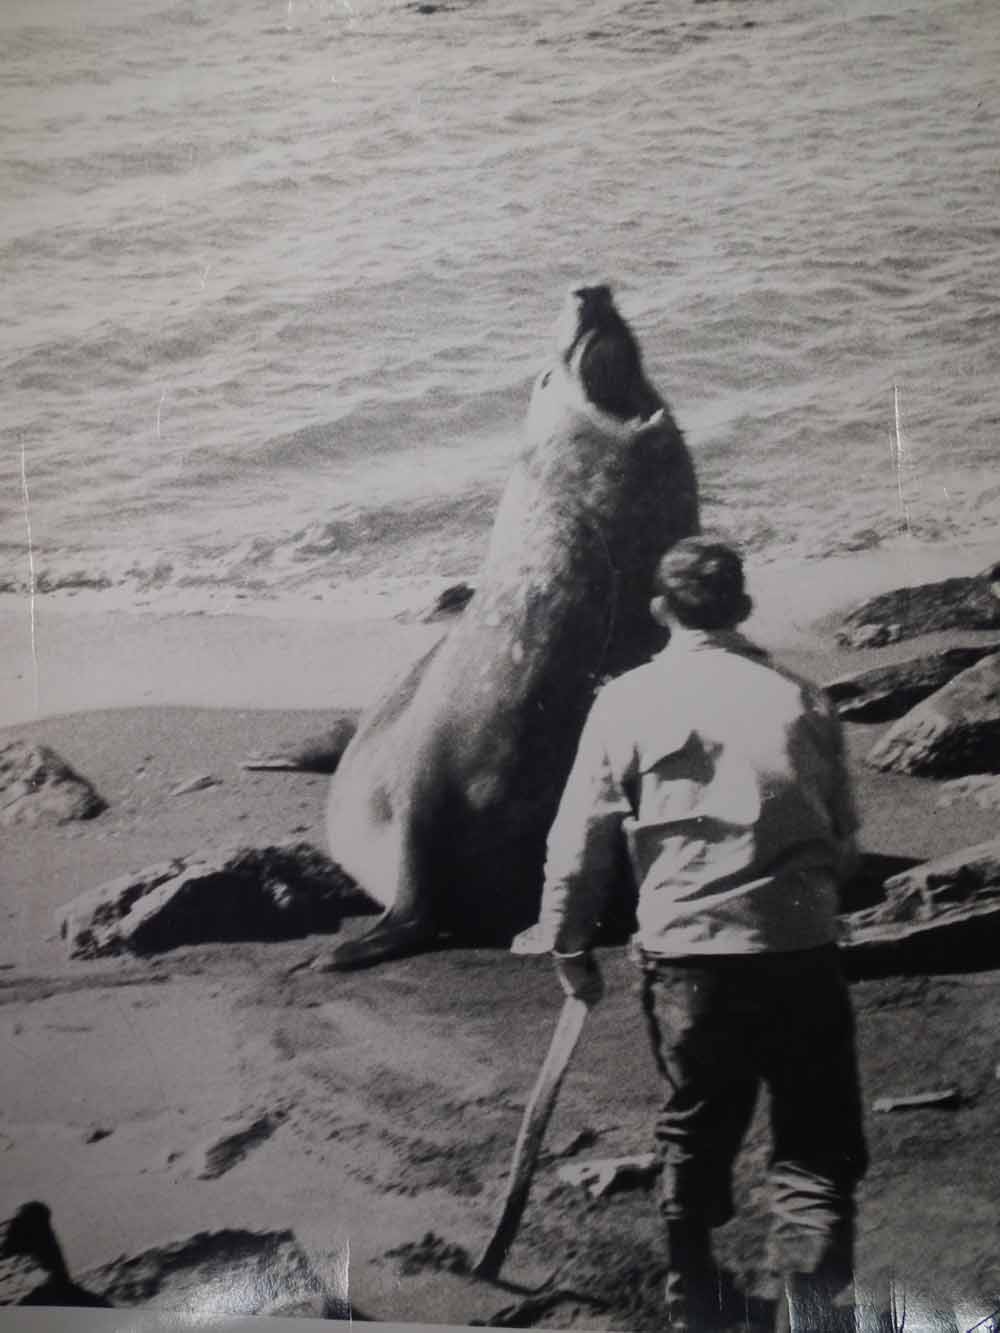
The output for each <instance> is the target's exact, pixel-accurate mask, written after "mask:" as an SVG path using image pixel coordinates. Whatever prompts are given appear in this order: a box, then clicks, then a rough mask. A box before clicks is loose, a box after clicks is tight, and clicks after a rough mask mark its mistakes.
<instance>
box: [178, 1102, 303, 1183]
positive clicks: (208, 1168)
mask: <svg viewBox="0 0 1000 1333" xmlns="http://www.w3.org/2000/svg"><path fill="white" fill-rule="evenodd" d="M284 1119H285V1116H284V1113H282V1112H273V1113H272V1114H270V1115H262V1116H258V1117H257V1119H256V1120H254V1121H253V1123H252V1124H249V1125H247V1126H246V1127H245V1128H244V1129H238V1130H236V1131H235V1132H234V1133H232V1134H226V1135H224V1136H223V1137H222V1138H221V1139H217V1140H216V1141H215V1142H214V1143H211V1144H209V1146H208V1147H207V1148H206V1149H205V1161H204V1165H203V1166H202V1168H201V1170H200V1171H199V1172H198V1179H199V1180H215V1179H217V1177H219V1176H224V1175H225V1174H226V1172H227V1171H231V1170H232V1169H233V1167H234V1166H238V1165H239V1163H240V1162H242V1161H243V1159H244V1158H245V1157H246V1156H247V1155H248V1154H249V1153H251V1152H253V1150H254V1148H257V1147H259V1145H260V1144H262V1143H266V1142H267V1140H268V1139H269V1138H270V1137H271V1135H272V1134H273V1133H274V1131H275V1130H276V1129H277V1128H278V1127H279V1125H281V1123H282V1122H283V1121H284Z"/></svg>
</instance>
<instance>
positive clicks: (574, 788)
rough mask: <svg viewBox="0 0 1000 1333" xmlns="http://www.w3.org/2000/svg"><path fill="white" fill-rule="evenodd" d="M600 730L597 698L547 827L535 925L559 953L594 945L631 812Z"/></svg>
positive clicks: (549, 946) (575, 950)
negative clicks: (540, 892)
mask: <svg viewBox="0 0 1000 1333" xmlns="http://www.w3.org/2000/svg"><path fill="white" fill-rule="evenodd" d="M602 730H603V709H602V707H601V697H600V696H598V699H597V702H596V703H595V704H594V707H593V708H592V709H591V712H590V716H589V717H588V719H587V722H586V725H585V726H584V729H583V734H582V735H581V737H580V745H579V748H578V750H577V755H576V760H575V762H574V764H573V769H572V771H571V773H570V775H569V780H568V781H567V783H566V788H565V790H564V792H563V796H562V800H561V801H560V804H559V810H558V813H557V814H556V818H555V821H554V823H553V825H552V828H551V830H550V831H549V838H548V847H547V852H546V859H545V888H544V891H543V894H542V907H541V913H540V916H539V927H540V930H541V935H542V940H543V941H544V943H545V947H548V948H551V949H554V950H555V951H556V952H558V953H575V952H577V951H578V950H581V949H586V948H588V947H589V946H590V944H591V943H592V941H593V938H594V935H595V934H596V932H597V927H598V926H599V924H600V919H601V913H602V911H603V908H604V905H605V902H606V901H607V898H608V894H609V891H610V889H611V887H612V885H613V883H614V880H615V869H616V866H617V864H618V857H619V855H620V847H621V838H622V821H623V820H624V819H625V818H626V816H628V815H630V814H631V813H632V807H631V805H630V803H629V800H628V797H627V796H626V794H625V792H624V790H623V788H622V786H621V783H620V781H619V779H618V777H617V776H616V774H615V772H614V770H613V766H612V762H611V760H610V758H609V756H608V750H607V746H606V745H605V742H604V739H603V736H602Z"/></svg>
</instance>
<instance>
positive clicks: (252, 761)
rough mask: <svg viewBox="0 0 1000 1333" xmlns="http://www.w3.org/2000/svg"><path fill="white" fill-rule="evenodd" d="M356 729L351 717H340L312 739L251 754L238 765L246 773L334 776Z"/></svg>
mask: <svg viewBox="0 0 1000 1333" xmlns="http://www.w3.org/2000/svg"><path fill="white" fill-rule="evenodd" d="M357 729H358V724H357V722H356V721H355V719H354V718H350V717H342V718H341V719H340V720H339V721H338V722H336V723H334V725H333V726H332V727H331V728H330V729H329V731H324V732H321V733H320V735H318V736H315V737H314V738H313V739H312V740H308V741H304V742H302V743H301V744H299V745H291V746H289V747H288V749H287V750H282V751H279V752H278V753H277V754H252V755H250V757H249V758H248V759H245V760H244V761H243V763H242V764H241V765H240V767H241V768H246V769H250V770H257V769H277V770H279V771H283V772H289V771H290V772H303V773H335V772H336V771H337V765H338V764H339V763H340V760H341V757H342V755H343V753H344V751H345V750H346V749H347V747H348V745H349V744H350V743H351V740H352V738H353V736H354V733H355V732H356V731H357Z"/></svg>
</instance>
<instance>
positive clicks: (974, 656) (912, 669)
mask: <svg viewBox="0 0 1000 1333" xmlns="http://www.w3.org/2000/svg"><path fill="white" fill-rule="evenodd" d="M998 651H1000V643H989V644H976V645H974V646H971V647H961V648H947V649H945V650H944V651H943V652H940V653H931V654H929V655H928V656H927V657H912V658H908V659H907V660H906V661H905V662H895V663H893V664H892V665H889V666H878V667H873V668H871V670H869V671H856V672H852V673H851V674H850V675H847V676H839V677H838V678H837V679H836V680H832V681H830V683H829V684H828V685H826V686H825V689H826V692H827V694H828V695H829V696H830V698H831V699H832V700H833V702H834V703H835V704H836V705H837V712H838V713H839V714H840V716H841V717H842V718H843V719H844V721H845V722H890V721H892V720H894V719H895V718H898V717H902V716H903V714H904V713H906V712H908V711H909V710H910V709H911V708H913V707H914V706H915V705H916V704H918V703H920V702H921V700H922V699H926V698H927V697H928V695H931V694H933V693H934V692H935V691H936V690H939V689H941V687H942V686H943V685H947V683H948V682H949V681H950V680H951V679H952V678H953V677H954V676H957V675H958V674H959V673H960V672H962V671H967V670H968V668H969V667H971V666H975V664H976V663H977V662H979V661H981V660H982V659H983V658H984V657H988V656H990V654H992V653H996V652H998Z"/></svg>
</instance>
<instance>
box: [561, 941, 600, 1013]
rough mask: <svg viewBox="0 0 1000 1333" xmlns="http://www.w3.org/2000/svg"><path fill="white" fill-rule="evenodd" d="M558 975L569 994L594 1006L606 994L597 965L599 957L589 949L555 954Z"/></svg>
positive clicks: (591, 1006) (589, 1005)
mask: <svg viewBox="0 0 1000 1333" xmlns="http://www.w3.org/2000/svg"><path fill="white" fill-rule="evenodd" d="M553 959H554V961H555V965H556V976H557V977H558V978H559V984H560V986H562V988H563V990H564V991H565V993H566V994H567V995H572V996H575V997H576V999H578V1000H582V1001H583V1002H584V1004H586V1005H587V1006H588V1007H590V1008H593V1006H594V1005H595V1004H597V1002H598V1000H600V998H601V996H602V995H603V994H604V978H603V977H602V976H601V969H600V968H599V967H598V966H597V959H596V958H595V957H594V955H593V954H592V953H591V952H590V950H589V949H585V950H583V952H581V953H573V954H563V955H561V956H560V955H559V954H553Z"/></svg>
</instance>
